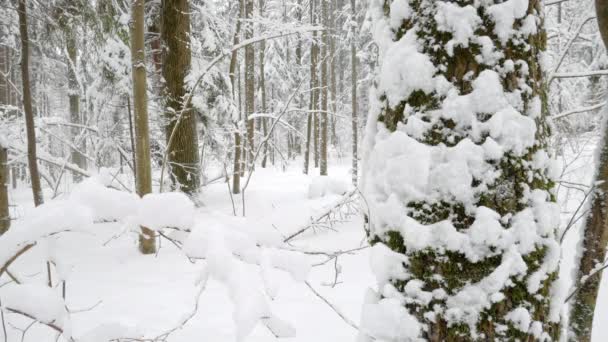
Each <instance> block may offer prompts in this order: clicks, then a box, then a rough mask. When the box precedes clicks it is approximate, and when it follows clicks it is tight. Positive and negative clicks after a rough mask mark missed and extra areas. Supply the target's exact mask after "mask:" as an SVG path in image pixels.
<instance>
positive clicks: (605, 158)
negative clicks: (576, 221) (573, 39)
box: [569, 0, 608, 342]
mask: <svg viewBox="0 0 608 342" xmlns="http://www.w3.org/2000/svg"><path fill="white" fill-rule="evenodd" d="M595 9H596V13H597V21H598V26H599V30H600V33H601V35H602V39H603V41H604V45H605V46H606V47H608V3H606V1H602V0H596V1H595ZM605 115H606V114H605ZM606 129H607V125H606V123H604V127H603V130H604V132H602V133H603V138H602V140H601V141H600V143H599V145H598V146H599V147H598V148H600V151H599V153H598V156H599V158H597V163H598V165H597V170H596V174H595V183H594V184H598V182H601V183H600V184H599V185H598V186H597V187H596V189H595V190H594V193H593V197H592V198H590V203H591V210H590V211H589V214H588V215H587V217H586V221H585V224H584V229H585V231H584V235H583V241H582V248H583V254H582V255H581V258H580V261H579V265H578V268H575V269H576V270H577V275H576V289H577V292H576V294H575V295H574V297H573V298H572V308H571V310H570V330H571V333H572V335H571V336H569V340H570V341H580V342H588V341H591V337H592V328H593V317H594V314H595V307H596V302H597V295H598V291H599V289H600V283H601V280H602V272H597V273H595V274H593V275H592V276H590V275H591V274H592V273H594V271H595V270H596V269H597V268H598V267H601V266H603V265H604V260H605V257H606V246H608V212H607V210H608V192H607V191H608V133H607V132H606ZM584 278H586V279H585V280H583V279H584Z"/></svg>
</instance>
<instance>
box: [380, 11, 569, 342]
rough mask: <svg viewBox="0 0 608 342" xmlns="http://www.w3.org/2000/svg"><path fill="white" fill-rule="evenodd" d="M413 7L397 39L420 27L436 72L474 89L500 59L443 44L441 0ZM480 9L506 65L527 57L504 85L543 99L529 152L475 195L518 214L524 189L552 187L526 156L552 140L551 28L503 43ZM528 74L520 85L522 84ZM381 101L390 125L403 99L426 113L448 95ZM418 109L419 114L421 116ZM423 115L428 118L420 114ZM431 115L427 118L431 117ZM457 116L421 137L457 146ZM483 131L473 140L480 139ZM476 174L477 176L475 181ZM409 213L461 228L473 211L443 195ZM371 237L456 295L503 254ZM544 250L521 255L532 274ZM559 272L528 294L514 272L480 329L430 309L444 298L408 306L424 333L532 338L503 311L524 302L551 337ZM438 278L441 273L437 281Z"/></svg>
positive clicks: (394, 235)
mask: <svg viewBox="0 0 608 342" xmlns="http://www.w3.org/2000/svg"><path fill="white" fill-rule="evenodd" d="M476 2H477V1H473V0H459V1H455V3H457V4H458V5H460V6H466V5H474V4H475V3H476ZM501 2H502V1H495V3H497V4H498V3H501ZM390 4H391V1H389V0H385V1H384V15H385V16H387V17H390V15H391V13H390ZM409 4H410V6H411V7H412V11H413V14H412V16H411V19H409V20H404V21H403V22H402V25H401V27H400V28H398V29H397V30H394V31H393V34H394V38H393V39H394V40H395V41H396V40H399V39H400V38H401V37H403V36H404V35H405V34H406V32H408V30H411V29H413V28H414V27H416V29H417V31H416V32H417V39H418V43H419V44H418V45H419V46H420V47H421V49H422V51H421V52H423V53H425V54H426V55H427V56H429V57H430V59H431V61H432V62H433V64H434V65H435V66H437V74H436V75H442V76H444V77H445V78H446V79H447V80H448V81H449V82H450V83H452V85H454V86H455V87H456V89H457V90H458V91H459V93H460V94H461V95H465V94H468V93H470V92H471V91H472V90H473V86H472V82H473V81H474V80H475V79H476V77H477V76H478V75H479V74H480V73H481V72H482V71H484V70H494V68H496V66H492V65H486V64H484V63H483V62H479V59H476V58H475V57H476V56H477V55H479V54H480V51H481V50H480V49H481V47H480V46H479V45H477V44H476V43H474V42H470V44H469V46H466V47H465V46H455V47H454V50H453V53H449V52H448V50H447V48H446V46H447V43H448V42H449V41H450V40H451V39H452V38H453V37H452V34H451V33H449V32H444V31H440V30H439V29H438V24H437V22H436V19H435V14H436V13H437V9H436V6H437V4H436V3H435V2H432V1H427V0H411V1H409ZM541 6H542V4H541V1H540V0H530V1H529V7H528V9H527V14H528V15H531V16H534V18H535V19H536V20H537V21H538V22H542V18H541V16H540V14H541V13H542V8H541ZM477 14H478V16H479V17H480V18H481V19H482V23H481V24H480V25H479V26H478V28H477V30H476V31H475V34H476V35H477V36H488V37H490V38H491V39H492V41H493V43H494V45H495V47H496V50H498V51H500V52H502V53H503V57H502V58H501V59H500V61H499V63H498V65H502V63H504V62H505V61H507V60H512V61H523V62H525V63H526V64H527V65H528V67H529V72H527V73H526V72H524V70H522V67H521V65H518V64H516V66H515V68H514V70H513V71H511V72H506V73H500V75H501V76H500V77H501V83H502V85H503V88H504V89H505V91H506V92H512V91H516V90H520V89H521V87H522V86H523V87H526V88H527V89H529V91H526V92H523V91H522V100H523V107H524V110H523V111H522V114H523V113H527V112H529V109H530V106H531V104H532V100H533V99H534V98H540V99H541V100H542V101H543V102H544V103H543V105H542V108H543V112H542V114H541V116H540V117H539V118H536V119H535V120H536V125H537V134H536V143H535V145H534V146H533V147H532V148H531V149H529V150H528V152H527V154H525V155H524V156H515V155H513V154H512V153H506V154H505V155H504V156H503V157H502V159H501V160H500V161H498V162H496V163H495V165H494V166H495V168H496V169H497V170H498V171H499V172H500V174H501V176H500V177H499V179H498V180H497V181H496V182H495V183H494V184H493V185H492V186H490V187H489V188H488V189H487V190H486V191H485V192H484V193H483V194H482V195H480V196H479V197H478V198H477V203H475V204H476V206H485V207H488V208H490V209H493V210H494V211H496V212H497V213H499V214H500V215H501V216H503V217H504V216H505V215H509V214H516V213H517V212H520V211H522V210H524V209H526V207H527V206H528V204H527V203H522V201H520V199H522V198H524V197H525V192H526V191H528V190H534V189H542V190H545V191H549V190H550V189H551V188H552V187H553V183H552V181H551V180H549V179H548V178H547V176H546V175H545V174H542V173H541V172H540V171H538V170H535V169H533V168H532V167H530V164H531V163H529V162H530V161H531V160H532V158H533V155H534V153H535V152H536V151H538V150H539V149H543V148H545V147H546V144H547V137H548V134H549V129H548V125H547V124H546V122H545V117H546V113H547V111H546V108H547V106H546V98H547V96H546V89H545V83H544V79H543V73H542V70H541V67H540V64H539V56H540V54H541V53H542V51H543V50H544V49H545V45H546V35H545V32H544V31H543V30H542V25H539V27H540V28H541V29H539V30H538V32H537V33H535V34H531V35H522V36H519V37H518V39H509V40H508V41H507V42H506V43H505V44H503V43H502V42H501V40H500V39H499V38H498V37H497V35H496V34H495V32H494V21H493V19H492V18H491V17H490V16H489V15H488V14H487V13H485V11H484V7H483V6H479V7H477ZM522 24H523V19H518V20H516V21H515V23H514V25H513V29H515V30H517V29H519V28H520V27H521V26H522ZM522 81H523V85H522ZM380 100H381V101H382V103H383V106H382V109H381V112H380V115H379V116H378V120H379V121H380V122H382V123H384V125H385V126H386V127H387V128H388V129H389V130H391V131H395V130H396V129H397V127H398V124H399V123H402V124H406V123H407V117H405V115H404V109H405V108H406V106H409V107H411V108H412V112H416V113H425V112H429V111H431V110H438V109H440V108H441V103H442V102H443V100H444V98H443V97H442V96H440V95H438V94H436V93H435V92H429V93H427V92H424V91H421V90H419V91H415V92H413V93H412V94H411V95H410V96H409V97H408V98H405V99H403V100H402V101H401V103H398V104H394V105H392V106H391V105H389V104H388V101H387V100H386V97H385V96H382V94H380ZM492 115H494V113H484V114H479V115H478V118H477V119H478V120H479V121H486V120H488V119H489V118H491V117H492ZM419 117H420V116H419ZM422 120H426V118H425V117H424V114H422ZM428 121H429V122H430V121H431V120H430V118H429V119H428ZM454 128H455V123H454V122H453V121H451V120H446V119H441V120H440V121H439V122H436V123H434V126H433V127H432V129H431V130H429V131H428V132H427V133H426V134H425V136H424V137H423V138H420V139H417V140H418V141H419V142H421V143H424V144H427V145H431V146H436V145H439V144H444V145H446V146H448V147H449V146H455V145H456V144H458V142H460V141H461V140H462V139H465V138H471V139H473V138H472V136H471V135H470V134H471V128H470V127H469V128H468V129H467V128H465V129H462V128H461V129H460V130H458V131H457V130H455V129H454ZM485 138H486V137H482V138H481V139H480V140H475V139H473V141H474V142H475V143H476V144H478V145H481V144H483V143H484V142H485ZM477 181H478V180H475V179H474V180H473V183H475V182H477ZM407 207H408V209H409V211H408V215H409V216H411V217H413V218H414V219H416V220H417V221H418V222H419V223H421V224H425V225H430V224H434V223H437V222H440V221H442V220H451V222H452V224H453V225H454V227H456V229H458V230H465V229H467V228H469V227H470V226H471V224H472V223H473V222H474V221H475V217H474V216H471V214H469V213H467V212H466V211H465V209H464V205H463V204H462V203H458V202H456V201H449V200H448V201H446V202H440V203H436V202H434V203H427V202H424V201H423V202H411V203H407ZM531 229H533V228H531ZM370 239H371V242H372V243H377V242H382V243H384V244H386V245H387V246H388V247H389V248H391V249H392V250H394V251H395V252H398V253H401V254H407V255H408V257H409V262H410V264H409V266H408V271H409V272H410V273H411V275H412V278H413V279H419V280H422V281H423V282H424V284H425V287H424V288H423V289H422V290H424V291H429V292H432V291H433V290H436V289H443V290H444V291H445V292H446V293H447V295H448V296H450V295H455V294H456V293H457V292H458V291H459V290H461V289H462V288H463V287H464V286H465V285H467V284H471V283H475V282H478V281H480V280H481V279H483V278H485V277H487V276H489V275H490V274H491V273H492V272H493V271H494V270H495V269H496V268H497V267H498V266H499V265H500V264H501V255H500V254H498V255H496V256H495V257H489V258H487V259H483V260H481V261H479V262H471V261H470V260H468V259H467V258H466V257H465V256H464V254H462V253H457V252H443V253H438V252H437V251H435V250H431V249H425V250H422V251H418V252H408V251H407V248H406V246H404V239H403V237H402V236H401V233H399V231H398V229H395V230H394V231H391V232H389V233H386V234H383V235H381V236H377V235H373V229H372V236H370ZM546 254H547V251H546V249H545V248H543V247H538V249H537V250H536V251H535V252H533V253H530V254H528V255H526V256H524V260H525V262H526V263H527V265H528V270H527V272H526V273H527V275H528V276H529V275H530V274H532V273H533V272H534V271H536V270H538V268H539V267H540V265H541V263H542V262H543V259H544V257H545V255H546ZM556 276H557V274H556V272H554V273H552V274H550V275H549V276H548V277H547V279H545V280H544V281H543V282H542V284H541V286H540V290H539V291H538V292H537V293H535V294H531V293H529V292H528V290H527V287H526V282H527V279H528V277H527V276H524V277H521V278H512V279H511V281H512V286H509V287H506V288H503V290H502V293H503V294H504V295H505V297H506V299H505V300H502V301H500V302H498V303H495V304H493V305H492V306H491V307H490V308H488V309H486V310H484V311H483V312H482V313H481V317H480V319H479V321H478V322H477V325H476V327H475V330H476V331H475V334H473V332H472V331H471V328H470V326H469V325H466V324H454V323H453V322H452V323H448V319H447V318H446V317H444V316H442V314H437V315H435V319H432V320H430V319H429V318H428V317H430V316H429V314H432V313H434V307H435V306H439V307H442V306H444V305H445V301H444V300H439V299H433V300H432V301H431V303H430V304H428V305H421V304H407V305H406V308H407V309H408V311H409V313H410V314H412V315H414V316H415V317H416V318H417V319H418V320H419V322H421V323H423V324H424V326H425V327H426V328H425V330H424V332H423V338H424V339H426V340H429V341H495V340H507V341H532V340H535V338H534V336H533V335H532V333H531V332H522V331H520V330H518V329H516V328H515V327H514V326H513V323H512V322H510V321H508V320H506V319H505V315H506V314H507V313H508V312H510V311H512V310H514V309H516V308H518V307H524V308H526V309H527V310H528V311H529V312H530V314H531V316H532V317H531V318H532V320H533V321H538V322H541V323H542V326H543V331H544V332H546V333H547V334H548V335H549V336H551V338H553V339H554V340H557V339H558V336H559V326H558V323H555V322H550V321H549V319H548V316H549V314H548V313H549V306H550V296H549V289H550V287H551V284H552V283H553V281H554V280H555V278H556ZM437 279H441V280H440V281H439V280H437ZM392 283H393V285H394V286H395V287H396V288H397V289H398V290H400V291H403V289H404V286H405V285H406V284H407V281H393V282H392ZM499 325H503V326H506V327H508V328H507V329H506V330H503V329H497V327H498V326H499Z"/></svg>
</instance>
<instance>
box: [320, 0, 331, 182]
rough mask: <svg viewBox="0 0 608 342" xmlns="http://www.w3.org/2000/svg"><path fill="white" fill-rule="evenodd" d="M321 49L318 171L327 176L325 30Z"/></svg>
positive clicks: (325, 23)
mask: <svg viewBox="0 0 608 342" xmlns="http://www.w3.org/2000/svg"><path fill="white" fill-rule="evenodd" d="M327 1H328V0H321V6H322V9H321V11H322V15H323V26H325V27H329V14H328V10H327ZM321 38H322V44H323V49H322V53H321V88H322V89H321V113H320V115H319V118H320V120H319V164H320V167H319V172H320V174H321V176H327V109H328V106H327V100H328V97H329V96H328V95H329V94H328V92H329V82H328V67H327V65H328V64H329V35H328V34H327V30H324V31H323V33H321Z"/></svg>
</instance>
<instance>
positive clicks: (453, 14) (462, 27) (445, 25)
mask: <svg viewBox="0 0 608 342" xmlns="http://www.w3.org/2000/svg"><path fill="white" fill-rule="evenodd" d="M391 18H392V16H391ZM435 20H436V21H437V29H438V30H439V31H443V32H450V33H451V34H452V39H451V40H450V41H449V42H448V44H447V46H446V49H447V51H448V54H449V55H450V56H452V55H454V47H455V46H458V45H460V46H463V47H468V46H469V40H470V39H471V38H472V37H473V36H474V34H475V29H476V28H477V26H479V24H481V18H480V17H479V16H478V15H477V9H476V8H475V7H473V6H471V5H467V6H464V7H460V6H459V5H458V4H454V3H451V2H444V1H439V2H437V14H435Z"/></svg>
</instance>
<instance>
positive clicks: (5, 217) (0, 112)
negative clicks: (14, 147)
mask: <svg viewBox="0 0 608 342" xmlns="http://www.w3.org/2000/svg"><path fill="white" fill-rule="evenodd" d="M7 50H8V47H5V46H3V47H2V51H0V71H1V72H2V73H3V74H4V75H7V76H4V75H0V117H2V116H4V115H6V108H3V107H4V106H7V105H8V104H9V102H8V100H9V99H8V98H9V96H8V87H9V82H8V79H7V77H8V63H9V61H8V58H7V57H8V54H7V53H6V51H7ZM9 181H10V180H9V171H8V150H7V146H3V145H2V138H0V235H2V234H3V233H4V232H6V231H7V230H8V228H9V227H10V225H11V220H10V217H9V211H8V183H9Z"/></svg>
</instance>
